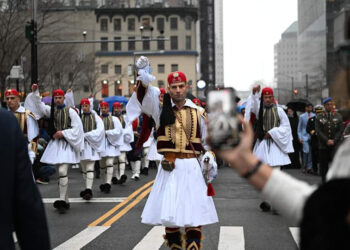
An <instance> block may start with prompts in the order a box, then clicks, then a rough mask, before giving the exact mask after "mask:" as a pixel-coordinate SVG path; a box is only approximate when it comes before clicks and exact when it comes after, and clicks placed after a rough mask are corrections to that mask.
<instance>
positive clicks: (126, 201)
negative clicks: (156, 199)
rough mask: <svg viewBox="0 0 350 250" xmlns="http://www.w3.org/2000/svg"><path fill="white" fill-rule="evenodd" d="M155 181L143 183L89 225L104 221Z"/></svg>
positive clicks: (92, 225)
mask: <svg viewBox="0 0 350 250" xmlns="http://www.w3.org/2000/svg"><path fill="white" fill-rule="evenodd" d="M153 182H154V180H153V181H150V182H148V183H146V184H145V185H143V186H142V187H140V188H139V189H137V190H136V191H135V192H133V193H132V194H131V195H129V196H128V197H127V198H126V199H125V200H124V201H123V202H121V203H119V204H118V205H116V206H115V207H114V208H112V209H111V210H109V211H108V212H106V213H105V214H104V215H102V216H101V217H99V218H98V219H96V220H95V221H94V222H92V223H91V224H90V225H89V227H94V226H97V225H98V223H100V222H102V221H103V220H105V219H106V218H108V217H109V216H111V215H112V214H113V213H114V212H115V211H117V210H118V209H119V208H121V207H122V206H124V205H125V204H126V203H128V202H129V201H130V200H131V199H133V198H134V197H135V196H136V195H138V194H139V193H140V192H142V191H143V190H144V189H146V188H147V187H149V186H150V185H152V184H153Z"/></svg>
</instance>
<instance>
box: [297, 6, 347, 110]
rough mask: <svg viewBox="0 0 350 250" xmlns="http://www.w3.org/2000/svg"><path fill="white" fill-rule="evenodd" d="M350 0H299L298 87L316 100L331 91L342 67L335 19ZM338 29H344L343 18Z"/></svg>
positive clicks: (303, 93) (304, 94)
mask: <svg viewBox="0 0 350 250" xmlns="http://www.w3.org/2000/svg"><path fill="white" fill-rule="evenodd" d="M349 3H350V1H349V0H339V1H331V0H319V1H315V0H298V26H299V33H298V66H299V74H300V77H299V84H300V85H299V86H298V87H300V88H301V90H302V95H301V96H302V97H305V98H307V99H308V100H309V101H311V102H313V103H320V102H321V100H322V98H324V97H326V96H328V95H332V92H329V89H330V86H331V85H332V82H333V81H334V80H335V76H336V74H337V72H338V70H339V65H338V60H339V58H338V54H337V52H336V46H335V44H334V40H335V39H334V38H335V36H334V34H335V31H334V21H335V19H336V17H337V16H338V14H339V13H340V11H341V9H342V8H343V7H344V6H345V5H347V4H349ZM338 29H340V30H343V31H344V29H345V26H344V22H343V24H342V25H340V27H338ZM338 31H339V30H338Z"/></svg>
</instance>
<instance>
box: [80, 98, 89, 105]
mask: <svg viewBox="0 0 350 250" xmlns="http://www.w3.org/2000/svg"><path fill="white" fill-rule="evenodd" d="M80 105H90V102H89V99H81V101H80Z"/></svg>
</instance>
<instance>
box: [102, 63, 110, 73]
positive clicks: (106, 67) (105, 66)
mask: <svg viewBox="0 0 350 250" xmlns="http://www.w3.org/2000/svg"><path fill="white" fill-rule="evenodd" d="M101 73H102V74H108V64H102V65H101Z"/></svg>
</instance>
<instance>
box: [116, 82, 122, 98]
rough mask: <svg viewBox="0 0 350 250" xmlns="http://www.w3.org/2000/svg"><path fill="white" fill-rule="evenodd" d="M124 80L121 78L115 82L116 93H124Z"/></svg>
mask: <svg viewBox="0 0 350 250" xmlns="http://www.w3.org/2000/svg"><path fill="white" fill-rule="evenodd" d="M122 86H123V85H122V82H121V81H120V80H117V81H115V82H114V95H122V89H123V87H122Z"/></svg>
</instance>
